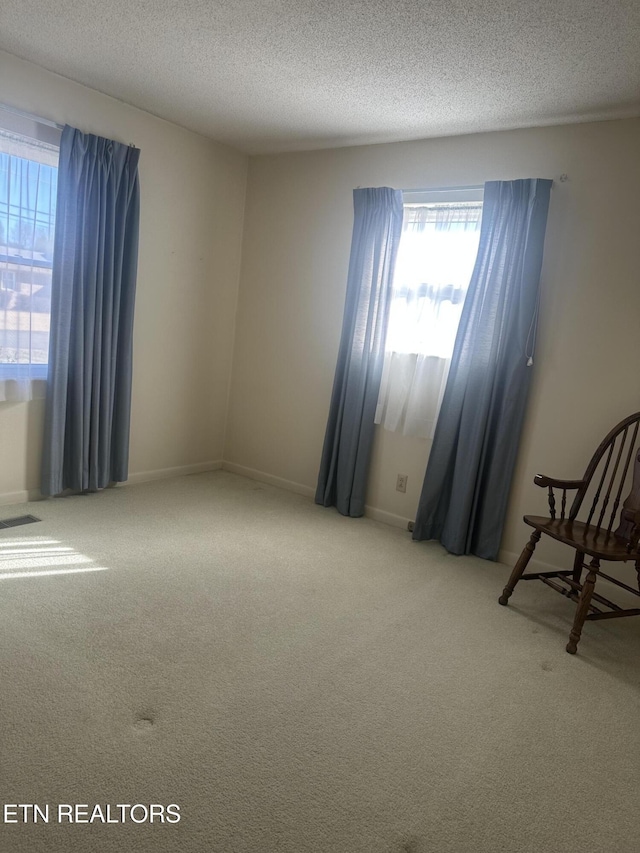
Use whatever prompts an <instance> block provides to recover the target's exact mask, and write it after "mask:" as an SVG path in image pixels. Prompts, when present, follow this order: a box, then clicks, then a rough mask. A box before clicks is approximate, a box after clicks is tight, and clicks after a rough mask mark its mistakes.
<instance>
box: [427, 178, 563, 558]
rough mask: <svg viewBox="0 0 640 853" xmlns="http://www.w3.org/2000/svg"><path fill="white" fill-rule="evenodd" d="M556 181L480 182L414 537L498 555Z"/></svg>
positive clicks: (463, 550) (481, 554) (466, 551)
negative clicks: (465, 283) (474, 250)
mask: <svg viewBox="0 0 640 853" xmlns="http://www.w3.org/2000/svg"><path fill="white" fill-rule="evenodd" d="M551 184H552V182H551V181H549V180H539V179H530V180H519V181H491V182H489V183H487V184H485V192H484V209H483V215H482V227H481V233H480V245H479V249H478V256H477V260H476V264H475V268H474V271H473V275H472V278H471V282H470V285H469V290H468V293H467V298H466V301H465V304H464V308H463V311H462V316H461V319H460V326H459V329H458V334H457V337H456V343H455V347H454V352H453V357H452V361H451V368H450V371H449V378H448V380H447V385H446V389H445V393H444V398H443V401H442V408H441V411H440V416H439V419H438V423H437V426H436V431H435V436H434V441H433V446H432V449H431V454H430V457H429V464H428V466H427V471H426V475H425V480H424V486H423V490H422V495H421V497H420V502H419V506H418V513H417V517H416V522H415V526H414V533H413V538H414V539H418V540H423V539H439V540H440V541H441V542H442V544H443V545H444V546H445V548H446V549H447V550H448V551H449V552H451V553H453V554H476V555H477V556H479V557H484V558H485V559H490V560H496V559H497V557H498V550H499V547H500V539H501V535H502V528H503V525H504V517H505V513H506V507H507V501H508V498H509V489H510V485H511V479H512V476H513V469H514V466H515V461H516V454H517V450H518V443H519V439H520V433H521V429H522V424H523V419H524V413H525V407H526V401H527V395H528V390H529V384H530V379H531V371H530V369H529V366H528V365H529V364H530V363H531V357H532V354H533V343H534V338H535V327H536V320H537V310H538V292H539V280H540V270H541V266H542V253H543V246H544V234H545V228H546V221H547V212H548V207H549V196H550V191H551Z"/></svg>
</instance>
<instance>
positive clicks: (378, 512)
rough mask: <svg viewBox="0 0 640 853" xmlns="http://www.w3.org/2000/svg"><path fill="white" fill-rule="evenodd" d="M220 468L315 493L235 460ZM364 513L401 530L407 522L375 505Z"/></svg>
mask: <svg viewBox="0 0 640 853" xmlns="http://www.w3.org/2000/svg"><path fill="white" fill-rule="evenodd" d="M222 468H223V470H224V471H230V472H231V473H232V474H239V475H240V476H241V477H248V478H249V479H250V480H258V481H259V482H260V483H268V484H269V485H270V486H278V488H280V489H286V490H287V491H288V492H295V493H296V494H297V495H304V496H305V497H308V498H312V497H314V496H315V493H316V491H315V489H314V488H312V487H311V486H305V485H303V484H302V483H295V482H294V481H293V480H285V479H284V477H276V475H275V474H267V473H266V472H265V471H258V470H256V469H255V468H245V466H244V465H238V464H237V463H236V462H227V461H223V462H222ZM364 514H365V516H366V517H367V518H372V519H373V520H374V521H381V522H382V523H383V524H390V525H391V526H392V527H400V528H402V529H403V530H406V529H407V524H408V523H409V519H408V518H402V516H401V515H394V514H393V513H392V512H386V510H383V509H378V508H377V507H375V506H366V507H365V509H364Z"/></svg>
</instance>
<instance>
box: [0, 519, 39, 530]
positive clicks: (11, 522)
mask: <svg viewBox="0 0 640 853" xmlns="http://www.w3.org/2000/svg"><path fill="white" fill-rule="evenodd" d="M34 521H40V519H39V518H36V517H35V515H19V516H17V518H3V519H2V521H0V530H2V528H3V527H20V525H21V524H33V522H34Z"/></svg>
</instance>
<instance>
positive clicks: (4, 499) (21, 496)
mask: <svg viewBox="0 0 640 853" xmlns="http://www.w3.org/2000/svg"><path fill="white" fill-rule="evenodd" d="M30 495H31V493H30V492H28V491H27V490H26V489H24V490H23V491H21V492H5V493H4V494H0V506H7V505H8V504H25V503H27V501H29V500H34V498H32V497H30Z"/></svg>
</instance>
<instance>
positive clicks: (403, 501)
mask: <svg viewBox="0 0 640 853" xmlns="http://www.w3.org/2000/svg"><path fill="white" fill-rule="evenodd" d="M638 151H640V121H639V120H636V119H630V120H624V121H612V122H601V123H593V124H583V125H571V126H562V127H551V128H540V129H530V130H521V131H513V132H501V133H491V134H481V135H473V136H461V137H455V138H448V139H434V140H425V141H421V142H411V143H396V144H391V145H376V146H367V147H359V148H349V149H338V150H328V151H318V152H308V153H296V154H288V155H276V156H265V157H255V158H252V159H251V161H250V167H249V185H248V197H247V207H246V214H245V234H244V243H243V261H242V275H241V286H240V298H239V306H238V320H237V332H236V345H235V353H234V366H233V380H232V395H231V403H230V411H229V421H228V430H227V443H226V449H225V460H227V462H228V464H229V465H230V466H231V467H233V468H235V469H236V470H239V471H249V472H251V473H254V475H255V473H256V472H258V475H259V476H263V475H267V476H270V477H271V478H281V479H283V480H285V481H289V483H290V484H294V486H293V487H294V488H298V489H299V490H300V491H303V492H307V493H312V491H313V488H314V486H315V480H316V475H317V470H318V465H319V460H320V453H321V448H322V440H323V435H324V428H325V423H326V416H327V410H328V405H329V397H330V393H331V385H332V380H333V371H334V367H335V360H336V355H337V349H338V341H339V336H340V326H341V318H342V309H343V302H344V294H345V284H346V273H347V266H348V259H349V246H350V239H351V226H352V190H353V188H354V187H357V186H380V185H389V186H392V187H397V188H420V187H432V186H452V185H472V184H481V183H483V182H484V181H486V180H492V179H513V178H523V177H545V178H553V179H555V181H556V183H555V184H554V188H553V192H552V201H551V209H550V214H549V221H548V228H547V240H546V247H545V260H544V267H543V276H542V304H541V317H540V329H539V341H538V349H537V354H536V359H535V365H534V368H533V370H534V376H533V387H532V393H531V397H530V405H529V409H528V417H527V423H526V428H525V432H524V436H523V439H522V444H521V452H520V456H519V460H518V466H517V472H516V478H515V486H514V488H513V491H512V495H511V501H510V508H509V516H508V522H507V527H506V531H505V536H504V540H503V548H504V549H505V550H506V551H507V552H512V551H516V550H520V548H521V547H522V544H523V536H524V535H525V527H524V525H523V524H522V522H521V516H522V515H523V513H524V512H536V511H538V510H542V509H543V506H544V503H545V499H544V495H543V494H542V493H541V490H538V489H535V490H534V487H533V486H532V485H531V480H532V478H533V475H534V474H535V473H536V472H539V471H542V472H544V473H548V474H552V475H557V476H567V477H574V476H578V475H580V474H581V473H582V469H583V468H584V466H585V465H586V462H587V459H588V457H589V455H590V454H591V452H592V451H593V449H594V448H595V445H596V444H597V443H598V442H599V440H600V439H601V438H602V437H603V435H604V434H605V432H606V431H607V430H608V429H609V427H610V426H612V425H613V424H614V423H615V422H616V421H617V420H619V419H621V418H622V417H623V416H624V415H626V414H629V413H630V412H632V411H635V410H636V409H638V408H640V370H639V369H638V365H640V335H639V334H638V331H637V329H638V321H639V318H640V280H639V278H638V270H639V269H640V239H639V235H640V205H639V204H638V199H639V198H640V158H639V157H638ZM563 173H566V174H567V175H568V180H567V181H565V182H560V181H559V178H560V175H561V174H563ZM429 449H430V448H429V442H427V441H422V440H419V439H404V438H402V437H401V436H397V435H395V434H391V433H387V432H384V431H382V430H379V432H378V435H377V440H376V446H375V450H374V459H373V466H372V471H371V482H370V488H369V494H368V501H367V502H368V504H369V506H370V507H371V508H372V510H373V511H374V514H377V515H378V517H380V518H384V519H386V520H390V521H396V522H398V523H403V520H406V519H410V518H412V517H413V514H414V512H415V509H416V505H417V499H418V495H419V491H420V488H421V481H422V478H423V475H424V470H425V465H426V461H427V458H428V453H429ZM397 473H406V474H408V475H409V483H408V491H407V494H406V495H401V494H399V493H398V492H396V491H395V481H396V474H397ZM274 481H276V482H277V479H274ZM376 511H377V512H376ZM542 559H543V560H544V559H548V560H550V561H554V556H553V554H552V553H551V552H549V555H547V554H546V553H544V549H543V554H542Z"/></svg>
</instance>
